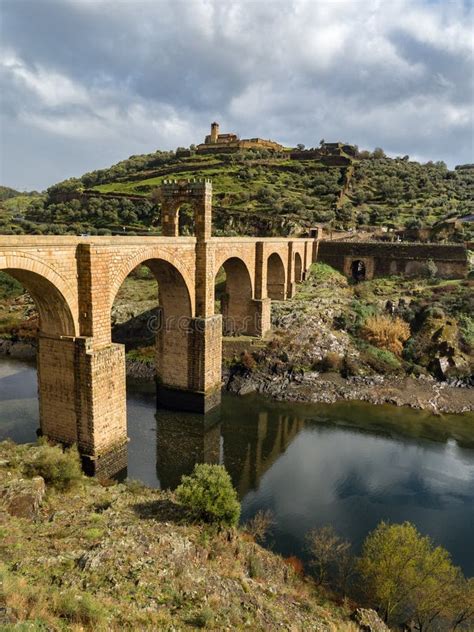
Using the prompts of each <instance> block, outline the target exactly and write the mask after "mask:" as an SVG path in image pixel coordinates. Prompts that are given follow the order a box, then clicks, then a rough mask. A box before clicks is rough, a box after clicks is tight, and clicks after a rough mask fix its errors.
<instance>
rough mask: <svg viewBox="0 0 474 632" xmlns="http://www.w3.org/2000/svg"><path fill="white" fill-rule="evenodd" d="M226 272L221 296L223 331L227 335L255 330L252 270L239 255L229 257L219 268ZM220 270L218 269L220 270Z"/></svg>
mask: <svg viewBox="0 0 474 632" xmlns="http://www.w3.org/2000/svg"><path fill="white" fill-rule="evenodd" d="M221 268H223V269H224V272H225V286H224V292H223V294H222V298H221V313H222V320H223V333H224V335H225V336H234V335H241V334H247V333H248V332H249V331H252V332H253V331H254V329H255V327H254V326H253V323H252V319H253V318H254V316H255V314H254V309H253V286H252V277H251V275H250V271H249V269H248V267H247V265H246V263H245V262H244V261H243V259H241V258H239V257H229V258H228V259H226V260H225V261H223V262H222V264H221V266H220V267H219V270H220V269H221ZM219 270H218V271H219Z"/></svg>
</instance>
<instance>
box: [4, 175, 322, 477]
mask: <svg viewBox="0 0 474 632" xmlns="http://www.w3.org/2000/svg"><path fill="white" fill-rule="evenodd" d="M184 203H187V204H189V203H191V204H192V208H193V210H194V227H195V235H194V236H192V237H183V236H179V234H178V232H179V209H180V206H181V205H182V204H184ZM161 208H162V235H163V236H161V237H147V236H144V237H127V236H116V237H75V236H44V237H43V236H26V235H23V236H10V235H8V236H6V235H5V236H0V270H2V271H4V272H7V273H8V274H10V275H11V276H12V277H14V278H15V279H17V280H18V281H20V283H22V284H23V286H24V287H25V288H26V289H27V290H28V291H29V292H30V294H31V296H32V297H33V299H34V301H35V303H36V306H37V309H38V312H39V323H40V325H39V335H38V354H37V366H38V391H39V409H40V425H41V431H42V433H43V434H44V435H46V436H48V437H49V438H51V439H53V440H56V441H59V442H61V443H64V444H73V443H76V444H77V446H78V448H79V451H80V453H81V455H82V456H83V457H84V458H85V459H86V460H88V461H89V462H90V463H91V464H92V465H93V467H92V469H98V466H99V464H100V462H101V461H104V462H105V460H106V459H107V458H109V457H108V456H107V455H110V454H113V453H114V451H115V450H117V449H120V446H123V445H124V444H125V443H126V441H127V429H126V392H125V352H124V347H123V345H120V344H115V343H113V342H112V337H111V309H112V305H113V302H114V299H115V296H116V294H117V292H118V290H119V288H120V286H121V284H122V283H123V281H124V280H125V278H126V277H127V276H128V274H129V273H130V272H131V271H132V270H133V269H134V268H136V267H137V266H138V265H146V266H148V268H149V269H150V270H151V271H152V273H153V274H154V275H155V277H156V279H157V282H158V289H159V297H158V298H159V319H158V326H157V328H156V329H157V332H156V379H157V385H158V388H157V392H158V401H159V402H160V403H161V404H162V405H164V406H168V407H173V408H177V409H182V410H194V411H200V412H203V413H204V412H207V411H208V410H210V409H211V408H213V407H215V406H217V405H218V404H219V402H220V390H221V362H222V358H221V356H222V334H223V332H224V334H226V335H235V334H246V335H251V336H263V335H265V333H266V332H267V331H268V330H269V329H270V303H271V300H272V299H274V300H285V299H286V298H288V297H291V296H292V295H293V294H294V291H295V284H296V283H297V282H298V281H300V280H302V279H303V278H304V275H305V273H306V271H307V270H308V268H309V266H310V265H311V262H312V259H313V250H314V239H309V238H301V239H298V238H289V239H285V238H265V239H261V238H249V237H232V238H221V237H219V238H217V237H212V232H211V229H212V217H211V215H212V184H211V182H209V181H197V182H196V181H173V182H170V181H168V182H165V183H164V184H163V186H162V187H161ZM221 267H223V268H224V270H225V272H226V288H225V300H224V301H223V307H222V314H216V313H215V296H214V287H215V278H216V274H217V273H218V271H219V269H220V268H221Z"/></svg>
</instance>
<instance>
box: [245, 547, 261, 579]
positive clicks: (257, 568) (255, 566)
mask: <svg viewBox="0 0 474 632" xmlns="http://www.w3.org/2000/svg"><path fill="white" fill-rule="evenodd" d="M247 572H248V574H249V577H251V578H252V579H259V577H263V575H264V574H265V573H264V568H263V564H262V560H261V559H260V558H259V557H258V556H257V555H255V553H251V554H250V555H249V557H248V559H247Z"/></svg>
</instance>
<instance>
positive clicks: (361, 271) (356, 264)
mask: <svg viewBox="0 0 474 632" xmlns="http://www.w3.org/2000/svg"><path fill="white" fill-rule="evenodd" d="M351 276H352V278H353V279H354V281H356V282H357V283H359V282H360V281H365V278H366V268H365V263H364V262H363V261H362V260H361V259H355V260H354V261H353V262H352V263H351Z"/></svg>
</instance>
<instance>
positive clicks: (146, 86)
mask: <svg viewBox="0 0 474 632" xmlns="http://www.w3.org/2000/svg"><path fill="white" fill-rule="evenodd" d="M0 9H1V26H0V28H1V33H0V34H1V38H0V95H1V96H0V99H1V118H0V134H1V147H0V149H1V156H0V158H1V163H0V183H1V184H5V185H8V186H12V187H15V188H19V189H32V188H36V189H43V188H45V187H47V186H49V185H50V184H52V183H54V182H57V181H59V180H62V179H64V178H67V177H70V176H74V175H75V176H78V175H81V174H82V173H84V172H86V171H91V170H93V169H97V168H100V167H105V166H109V165H110V164H112V163H114V162H117V161H118V160H121V159H123V158H126V157H128V156H129V155H131V154H137V153H147V152H152V151H155V150H156V149H172V148H175V147H177V146H180V145H181V146H188V145H189V144H191V143H197V142H200V141H201V139H202V138H203V136H204V134H205V133H207V132H208V127H209V124H210V122H211V121H212V120H217V121H219V122H220V123H221V130H222V131H235V132H237V133H239V134H240V135H241V136H242V137H248V136H261V137H263V138H272V139H275V140H278V141H280V142H282V143H284V144H288V145H295V144H296V143H299V142H301V143H304V144H306V145H307V146H312V145H315V144H317V143H318V142H319V140H320V139H321V138H325V139H326V140H327V141H335V140H344V141H347V142H351V143H356V144H358V145H359V147H361V148H374V147H376V146H379V147H383V148H384V149H385V151H386V152H388V153H390V154H393V155H398V154H400V155H404V154H409V155H410V156H411V157H413V158H416V159H419V160H422V161H425V160H430V159H433V160H445V161H446V162H447V163H448V165H450V166H454V165H455V164H458V163H462V162H472V161H473V114H472V105H473V91H474V87H473V85H474V77H473V73H474V71H473V35H472V33H473V26H474V25H473V15H474V11H473V5H472V3H471V1H470V0H451V1H450V0H332V1H326V0H321V1H320V0H282V1H280V0H270V1H268V0H254V1H251V2H249V1H247V0H171V1H168V0H113V1H112V0H0Z"/></svg>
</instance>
